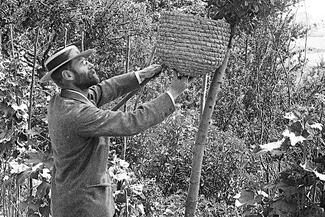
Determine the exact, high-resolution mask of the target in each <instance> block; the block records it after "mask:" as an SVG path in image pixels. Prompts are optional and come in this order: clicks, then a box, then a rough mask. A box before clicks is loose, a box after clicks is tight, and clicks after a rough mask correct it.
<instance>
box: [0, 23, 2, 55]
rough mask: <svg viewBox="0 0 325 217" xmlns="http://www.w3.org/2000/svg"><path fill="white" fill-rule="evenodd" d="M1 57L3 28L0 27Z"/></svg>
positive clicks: (0, 51)
mask: <svg viewBox="0 0 325 217" xmlns="http://www.w3.org/2000/svg"><path fill="white" fill-rule="evenodd" d="M0 58H2V29H1V28H0Z"/></svg>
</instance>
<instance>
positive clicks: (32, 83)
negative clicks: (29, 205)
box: [28, 28, 39, 196]
mask: <svg viewBox="0 0 325 217" xmlns="http://www.w3.org/2000/svg"><path fill="white" fill-rule="evenodd" d="M38 36H39V28H37V29H36V39H35V45H34V62H33V69H32V81H31V84H30V92H29V111H28V130H31V129H32V112H33V90H34V77H35V67H36V59H37V45H38ZM28 139H30V136H29V135H28ZM32 194H33V179H32V178H30V179H29V195H30V196H32Z"/></svg>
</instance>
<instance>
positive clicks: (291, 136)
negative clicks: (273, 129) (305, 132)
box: [282, 129, 306, 146]
mask: <svg viewBox="0 0 325 217" xmlns="http://www.w3.org/2000/svg"><path fill="white" fill-rule="evenodd" d="M282 135H283V136H285V137H288V138H289V139H290V142H291V145H292V146H295V145H296V144H297V143H298V142H302V141H305V140H306V138H305V137H303V136H296V134H295V133H293V132H290V131H289V130H288V129H286V130H285V131H284V132H283V133H282Z"/></svg>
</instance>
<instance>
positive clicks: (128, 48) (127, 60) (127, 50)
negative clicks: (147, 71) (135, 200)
mask: <svg viewBox="0 0 325 217" xmlns="http://www.w3.org/2000/svg"><path fill="white" fill-rule="evenodd" d="M130 50H131V36H130V35H128V36H127V39H126V58H125V73H128V72H129V68H130ZM123 110H124V111H126V102H125V104H124V109H123ZM123 140H124V142H123V143H124V144H123V160H125V157H126V149H127V137H126V136H124V138H123Z"/></svg>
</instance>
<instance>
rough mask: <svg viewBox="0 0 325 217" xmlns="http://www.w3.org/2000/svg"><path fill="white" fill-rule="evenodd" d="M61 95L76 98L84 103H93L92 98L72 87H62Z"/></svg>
mask: <svg viewBox="0 0 325 217" xmlns="http://www.w3.org/2000/svg"><path fill="white" fill-rule="evenodd" d="M60 96H61V97H64V98H68V99H74V100H77V101H79V102H83V103H91V102H90V100H89V99H88V98H87V97H86V96H85V95H83V94H82V93H79V92H78V91H75V90H71V89H62V90H61V94H60ZM91 104H92V103H91Z"/></svg>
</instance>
